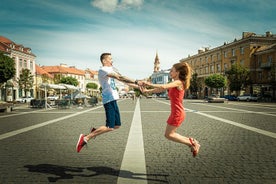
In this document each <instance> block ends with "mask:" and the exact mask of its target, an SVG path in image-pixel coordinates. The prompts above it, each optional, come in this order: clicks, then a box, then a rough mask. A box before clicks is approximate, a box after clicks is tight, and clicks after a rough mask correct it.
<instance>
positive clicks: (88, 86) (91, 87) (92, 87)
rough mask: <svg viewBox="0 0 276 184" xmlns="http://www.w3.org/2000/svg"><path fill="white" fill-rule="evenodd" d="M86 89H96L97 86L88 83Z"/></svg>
mask: <svg viewBox="0 0 276 184" xmlns="http://www.w3.org/2000/svg"><path fill="white" fill-rule="evenodd" d="M86 88H89V89H98V84H96V83H93V82H90V83H87V84H86Z"/></svg>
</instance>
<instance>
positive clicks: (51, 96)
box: [47, 95, 58, 100]
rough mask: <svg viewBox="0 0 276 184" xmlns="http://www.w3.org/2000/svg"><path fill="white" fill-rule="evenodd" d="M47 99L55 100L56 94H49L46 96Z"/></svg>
mask: <svg viewBox="0 0 276 184" xmlns="http://www.w3.org/2000/svg"><path fill="white" fill-rule="evenodd" d="M47 99H48V100H57V99H58V96H55V95H50V96H48V97H47Z"/></svg>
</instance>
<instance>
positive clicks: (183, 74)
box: [173, 62, 192, 89]
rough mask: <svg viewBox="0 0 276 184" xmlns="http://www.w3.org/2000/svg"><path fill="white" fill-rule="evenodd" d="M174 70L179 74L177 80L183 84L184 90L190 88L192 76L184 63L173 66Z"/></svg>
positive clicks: (187, 65) (189, 68)
mask: <svg viewBox="0 0 276 184" xmlns="http://www.w3.org/2000/svg"><path fill="white" fill-rule="evenodd" d="M173 67H174V68H175V70H176V71H177V72H179V79H180V80H181V81H182V82H183V85H184V89H188V88H189V87H190V80H191V76H192V69H191V67H190V66H189V64H188V63H186V62H181V63H176V64H174V65H173Z"/></svg>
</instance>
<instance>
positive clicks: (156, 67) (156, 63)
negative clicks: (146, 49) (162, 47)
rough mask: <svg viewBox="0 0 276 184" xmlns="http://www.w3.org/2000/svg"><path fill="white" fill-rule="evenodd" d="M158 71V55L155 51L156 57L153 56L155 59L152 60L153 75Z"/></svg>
mask: <svg viewBox="0 0 276 184" xmlns="http://www.w3.org/2000/svg"><path fill="white" fill-rule="evenodd" d="M159 70H160V61H159V57H158V53H157V51H156V56H155V59H154V70H153V71H154V73H156V72H159Z"/></svg>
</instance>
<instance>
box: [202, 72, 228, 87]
mask: <svg viewBox="0 0 276 184" xmlns="http://www.w3.org/2000/svg"><path fill="white" fill-rule="evenodd" d="M205 84H206V85H207V86H208V87H210V88H216V89H218V88H223V87H224V86H226V78H225V77H223V76H222V75H219V74H213V75H210V76H209V77H207V78H206V79H205Z"/></svg>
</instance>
